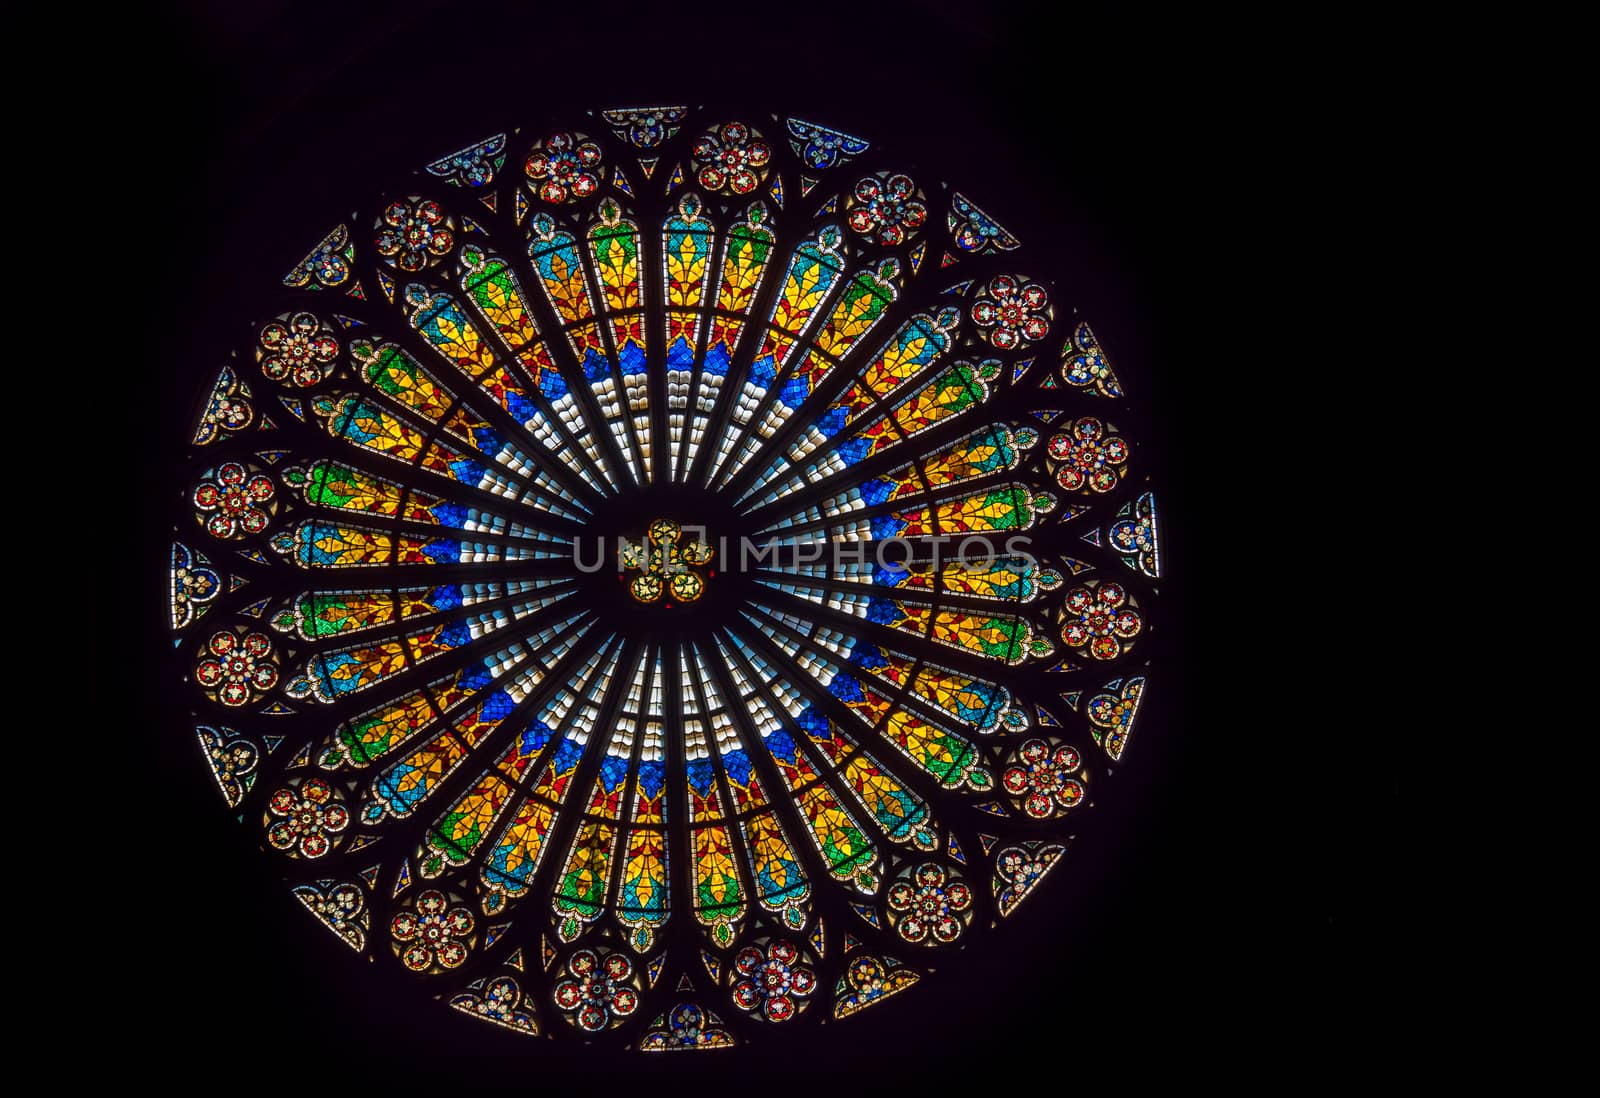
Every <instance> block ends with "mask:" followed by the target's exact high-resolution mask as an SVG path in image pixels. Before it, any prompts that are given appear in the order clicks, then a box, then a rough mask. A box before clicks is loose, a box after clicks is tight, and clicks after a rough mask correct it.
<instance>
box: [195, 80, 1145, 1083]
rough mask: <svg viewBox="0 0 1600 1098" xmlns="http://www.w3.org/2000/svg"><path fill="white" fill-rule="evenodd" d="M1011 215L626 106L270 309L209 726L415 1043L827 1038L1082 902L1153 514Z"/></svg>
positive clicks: (540, 143) (1124, 696)
mask: <svg viewBox="0 0 1600 1098" xmlns="http://www.w3.org/2000/svg"><path fill="white" fill-rule="evenodd" d="M981 186H982V181H981V180H970V181H969V180H962V181H960V187H961V189H960V190H956V189H953V188H952V187H950V186H947V185H945V184H944V183H942V182H940V181H938V180H935V179H925V178H921V177H919V175H918V174H917V173H916V172H915V171H911V170H909V169H907V168H906V167H905V166H904V164H903V163H902V162H901V161H900V160H899V159H897V157H896V155H895V153H894V152H893V151H892V150H887V149H883V148H879V147H878V146H877V145H875V144H874V143H873V141H872V140H871V139H870V136H869V135H867V136H857V135H854V134H850V133H846V132H844V131H842V130H840V129H838V128H836V127H833V126H830V125H825V124H823V123H822V122H819V121H813V120H810V119H807V118H798V117H781V116H760V117H754V116H752V117H748V118H741V117H734V116H726V115H723V114H719V113H709V112H705V111H700V110H695V109H691V108H690V107H688V106H686V105H662V106H641V107H627V108H621V109H615V110H603V111H596V112H594V113H592V114H588V115H583V116H581V117H578V118H574V119H573V120H571V121H570V122H568V123H566V124H565V126H564V128H537V129H532V128H530V129H523V130H510V131H506V132H498V133H493V134H487V135H484V136H483V138H482V139H481V140H479V141H476V142H474V143H472V144H470V145H468V146H466V147H464V148H461V149H459V150H457V151H453V152H441V154H440V155H439V156H438V157H437V158H435V159H433V160H431V161H429V162H428V163H426V164H423V165H422V166H420V167H419V168H418V170H417V171H416V173H415V174H414V175H413V176H412V177H411V178H410V179H409V180H408V181H407V182H406V183H405V184H404V185H403V186H400V187H398V188H397V189H395V190H393V191H391V192H389V193H383V194H377V195H371V196H354V197H355V198H356V200H358V201H362V202H363V203H364V204H362V205H359V206H357V207H356V208H355V212H354V213H353V214H352V216H350V217H349V218H347V219H345V220H342V221H340V222H338V223H337V224H333V225H331V226H330V225H318V226H304V227H303V228H304V230H305V233H304V235H305V246H306V248H307V251H306V252H305V254H304V258H303V259H302V260H300V261H299V262H298V263H296V264H294V265H293V267H292V269H290V270H288V271H285V272H284V274H283V277H282V280H281V285H278V286H263V287H261V293H260V302H261V305H260V308H259V311H258V312H257V314H256V315H255V319H254V322H253V323H252V325H251V327H250V330H249V332H248V334H247V336H246V338H244V339H243V340H242V341H241V342H240V344H239V345H238V346H237V347H236V348H235V349H234V351H233V354H232V355H231V357H229V358H228V360H227V361H225V362H218V363H213V364H211V365H212V367H213V368H212V370H211V373H210V383H209V385H208V387H207V389H206V391H205V392H204V393H202V394H201V395H200V398H199V400H198V402H197V406H196V410H195V416H194V418H193V426H192V433H191V436H190V442H191V447H190V451H189V459H188V465H187V467H186V469H185V472H184V477H183V482H182V484H181V489H182V492H181V500H182V505H181V509H180V513H179V514H178V515H176V516H175V518H174V527H173V536H172V539H171V546H170V557H169V559H170V568H169V574H168V576H167V578H166V581H165V582H166V584H167V590H168V592H169V601H170V607H171V614H170V622H169V624H170V626H171V629H172V637H173V644H174V647H175V651H176V654H177V659H178V661H179V663H180V666H181V667H182V668H183V673H184V682H183V684H182V688H183V689H184V690H186V691H187V692H188V693H187V697H188V699H189V703H190V704H189V709H190V712H191V713H192V722H191V727H190V728H189V729H188V730H187V731H186V733H185V734H186V735H187V736H191V737H193V740H194V742H195V744H196V746H197V748H198V751H199V754H200V757H201V758H202V759H203V760H204V763H205V766H206V769H207V770H209V772H210V775H211V780H212V782H213V783H214V784H215V786H216V789H217V792H218V795H220V796H221V797H222V798H223V799H224V801H225V802H226V803H227V805H228V807H229V809H230V811H231V813H232V814H233V815H235V816H237V818H238V820H239V823H240V825H241V826H243V827H245V828H247V829H249V831H250V833H251V835H252V837H253V839H254V841H255V842H256V843H258V845H259V846H260V847H261V848H262V850H263V852H264V853H263V855H262V857H263V860H264V862H266V863H268V864H269V865H270V867H271V872H274V873H276V874H279V875H281V876H282V877H283V878H284V881H285V887H286V888H288V889H289V890H290V892H291V894H292V895H293V896H294V897H295V898H296V899H297V900H298V901H299V902H300V904H302V905H303V906H304V907H305V909H306V911H307V913H308V917H310V918H314V919H316V920H319V921H320V922H321V923H322V924H323V925H324V926H325V927H326V928H327V930H328V931H329V932H330V933H331V934H333V935H335V936H336V938H337V940H338V941H340V942H342V943H343V944H344V945H345V946H347V947H348V948H349V949H350V950H352V951H355V952H356V953H359V954H362V955H364V956H367V957H370V958H371V959H372V960H373V961H374V962H375V963H378V964H382V965H386V966H393V967H394V968H395V969H396V970H397V971H399V972H404V973H408V974H410V976H411V977H413V978H414V979H415V981H416V983H417V986H418V987H419V989H421V991H422V992H424V993H425V994H422V995H419V1009H427V1008H426V1007H424V1006H421V1005H420V1004H422V1003H424V1002H425V1001H426V1000H427V998H428V997H429V996H433V997H437V998H439V999H440V1000H441V1002H443V1003H444V1004H446V1005H447V1006H448V1007H451V1008H454V1009H455V1010H458V1011H460V1012H462V1013H464V1014H466V1015H468V1016H471V1017H473V1018H476V1019H481V1020H482V1021H485V1022H488V1023H491V1024H493V1025H495V1026H498V1027H501V1028H503V1029H505V1030H507V1031H509V1032H511V1033H514V1034H519V1035H522V1036H525V1037H528V1038H533V1039H540V1040H545V1039H550V1038H554V1039H557V1040H562V1041H574V1040H576V1041H588V1042H592V1043H594V1044H596V1045H597V1046H608V1045H609V1046H617V1047H622V1046H625V1047H627V1048H630V1049H634V1050H637V1051H639V1052H640V1053H642V1054H652V1053H657V1052H671V1051H686V1050H701V1051H715V1050H719V1049H726V1048H731V1047H735V1046H737V1045H740V1044H745V1043H761V1042H767V1041H772V1040H781V1039H782V1034H783V1033H784V1032H785V1031H786V1030H788V1029H792V1028H796V1027H802V1026H811V1025H816V1024H819V1023H820V1022H822V1021H823V1020H828V1021H839V1022H843V1023H844V1026H842V1027H841V1029H843V1028H845V1027H847V1026H848V1024H849V1023H848V1019H850V1018H852V1017H854V1016H855V1015H857V1014H859V1013H860V1012H862V1011H865V1010H869V1009H871V1008H873V1007H874V1006H876V1005H878V1004H880V1003H882V1002H884V1001H886V1000H888V999H890V998H892V997H894V996H898V995H900V994H902V993H905V994H936V991H934V990H931V989H934V988H936V986H937V983H938V974H937V972H936V971H935V970H936V969H937V967H938V963H939V958H940V957H941V956H942V955H945V954H948V953H950V952H952V951H960V950H965V949H969V948H973V947H974V946H975V944H976V943H978V942H980V941H981V939H982V938H983V937H984V936H985V935H992V934H995V933H997V928H998V927H1002V926H1003V925H1004V924H1005V921H1006V920H1007V919H1008V918H1009V917H1010V916H1011V915H1012V914H1013V913H1014V912H1015V911H1016V910H1017V909H1018V907H1019V905H1022V904H1024V903H1026V902H1027V901H1028V900H1029V898H1030V897H1032V896H1034V895H1035V894H1036V893H1037V891H1038V890H1040V889H1049V888H1052V887H1056V883H1055V881H1054V880H1047V878H1052V879H1053V878H1060V877H1063V876H1066V875H1068V874H1070V869H1063V868H1062V867H1063V866H1070V863H1071V836H1072V834H1073V831H1074V827H1075V823H1076V821H1077V820H1078V819H1080V818H1081V817H1082V815H1083V814H1085V813H1091V812H1093V811H1094V806H1095V802H1096V800H1097V799H1099V798H1102V797H1106V798H1114V797H1115V795H1116V775H1115V771H1116V770H1117V769H1118V768H1120V767H1122V766H1125V765H1136V764H1137V755H1138V750H1139V746H1138V745H1139V728H1138V718H1139V706H1140V701H1141V699H1142V697H1143V695H1144V692H1145V690H1146V688H1147V684H1148V685H1149V688H1150V689H1159V679H1160V669H1159V668H1158V667H1151V666H1149V664H1148V663H1147V659H1146V649H1147V647H1148V646H1147V645H1145V644H1142V643H1141V642H1142V641H1145V640H1146V638H1148V636H1149V635H1150V633H1151V632H1152V631H1153V630H1156V629H1158V628H1160V625H1161V606H1160V596H1159V593H1158V584H1159V581H1160V578H1161V572H1162V567H1163V553H1162V545H1161V536H1162V530H1161V509H1160V506H1159V499H1158V491H1159V486H1158V485H1156V484H1154V483H1153V482H1152V480H1151V476H1150V473H1149V471H1148V470H1146V469H1145V468H1143V467H1142V463H1141V454H1140V448H1139V447H1140V439H1139V437H1138V433H1137V431H1136V430H1135V427H1136V425H1137V423H1138V418H1137V403H1136V395H1137V392H1138V385H1137V377H1136V376H1125V375H1124V374H1123V372H1122V371H1121V367H1120V365H1114V349H1108V348H1106V347H1104V346H1102V345H1101V344H1100V342H1099V340H1098V339H1097V338H1096V336H1095V333H1094V330H1093V328H1092V318H1089V317H1083V316H1079V315H1078V314H1077V313H1076V312H1075V311H1074V310H1073V308H1072V303H1071V302H1069V301H1062V300H1059V299H1058V297H1057V294H1056V291H1055V290H1054V289H1053V287H1052V285H1051V282H1050V279H1049V278H1048V276H1047V267H1048V264H1047V263H1046V262H1045V261H1044V260H1042V259H1039V258H1035V257H1031V256H1030V255H1029V252H1028V249H1027V247H1026V242H1025V241H1024V240H1022V239H1020V238H1019V236H1018V235H1016V234H1014V233H1013V232H1011V231H1010V230H1009V229H1008V228H1007V227H1005V226H1004V225H1002V224H1001V223H1000V222H999V221H997V220H996V218H995V217H994V216H992V215H991V214H990V213H988V212H986V210H985V209H984V207H983V196H982V192H981Z"/></svg>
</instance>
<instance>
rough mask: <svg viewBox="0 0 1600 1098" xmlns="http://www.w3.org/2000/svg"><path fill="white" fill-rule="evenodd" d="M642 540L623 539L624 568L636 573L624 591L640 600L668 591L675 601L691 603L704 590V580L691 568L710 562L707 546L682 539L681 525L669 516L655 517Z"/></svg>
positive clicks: (703, 543) (646, 600) (653, 598)
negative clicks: (625, 540) (665, 517)
mask: <svg viewBox="0 0 1600 1098" xmlns="http://www.w3.org/2000/svg"><path fill="white" fill-rule="evenodd" d="M645 537H646V540H645V541H644V542H624V543H623V546H622V552H621V554H620V556H621V561H622V567H623V570H624V571H628V572H640V573H642V574H641V575H638V576H635V577H634V579H633V582H632V583H631V584H630V585H629V587H628V590H629V591H630V592H631V593H632V594H633V597H634V598H636V599H638V600H639V601H640V602H655V601H657V600H658V599H660V598H661V596H662V595H663V594H670V595H671V596H672V597H673V598H675V599H677V600H678V601H679V602H693V601H694V600H695V599H697V598H699V597H700V594H701V592H703V591H704V590H705V589H706V583H705V580H703V579H701V578H700V576H699V574H698V573H696V572H693V571H691V570H690V569H692V568H700V567H704V566H705V565H707V564H710V563H711V546H709V545H707V544H705V542H702V541H691V542H685V541H684V540H683V527H681V526H679V525H678V524H677V523H676V522H673V521H672V520H671V519H656V520H655V521H654V522H652V523H651V524H650V526H649V527H648V529H647V530H646V532H645Z"/></svg>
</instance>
